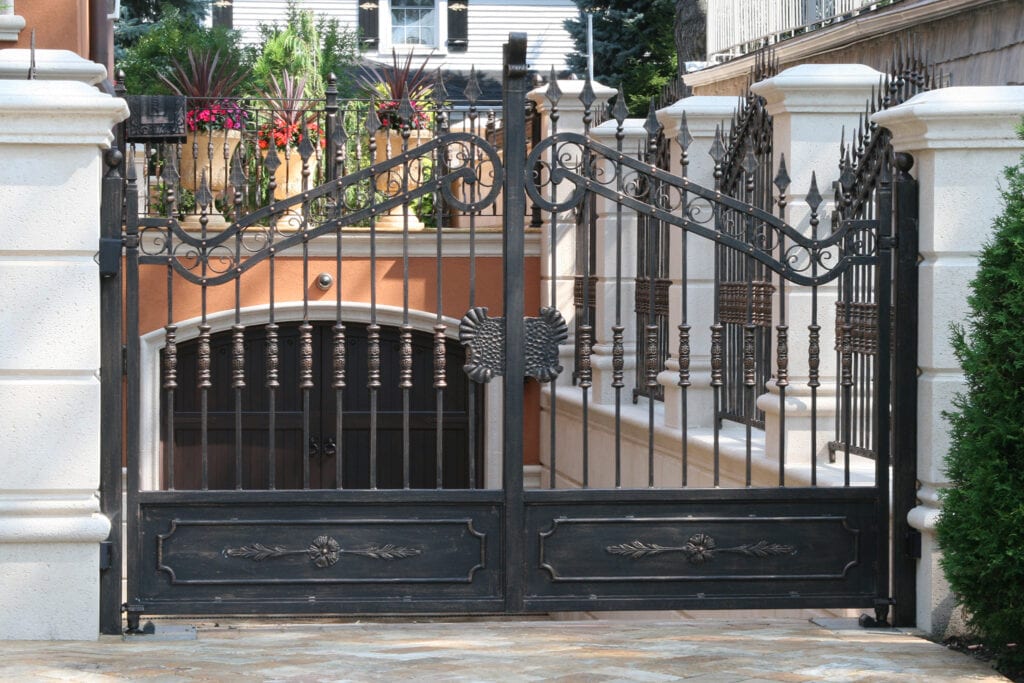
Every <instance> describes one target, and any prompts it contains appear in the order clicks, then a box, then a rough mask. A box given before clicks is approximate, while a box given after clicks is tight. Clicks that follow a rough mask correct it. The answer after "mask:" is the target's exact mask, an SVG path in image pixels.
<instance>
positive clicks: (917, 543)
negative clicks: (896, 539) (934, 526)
mask: <svg viewBox="0 0 1024 683" xmlns="http://www.w3.org/2000/svg"><path fill="white" fill-rule="evenodd" d="M903 538H904V545H903V547H904V549H905V551H906V554H907V557H909V558H912V559H915V560H920V559H921V532H920V531H918V530H917V529H908V530H907V532H906V534H905V535H904V537H903Z"/></svg>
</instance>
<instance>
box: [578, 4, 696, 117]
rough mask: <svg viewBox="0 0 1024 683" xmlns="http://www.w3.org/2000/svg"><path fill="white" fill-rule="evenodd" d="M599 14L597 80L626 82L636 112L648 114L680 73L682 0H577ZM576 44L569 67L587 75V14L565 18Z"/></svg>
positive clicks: (631, 107)
mask: <svg viewBox="0 0 1024 683" xmlns="http://www.w3.org/2000/svg"><path fill="white" fill-rule="evenodd" d="M573 2H575V3H576V5H577V6H578V7H579V8H580V10H582V11H583V12H587V11H592V12H593V13H594V79H595V80H597V81H599V82H600V83H603V84H605V85H607V86H611V87H612V88H616V87H618V86H619V85H620V84H621V85H622V89H623V91H624V92H625V93H626V104H627V105H629V110H630V113H631V114H632V115H633V116H645V115H646V114H647V107H648V105H649V102H650V99H651V97H655V96H657V95H658V93H659V92H660V90H661V88H662V86H663V85H665V84H666V83H668V82H669V81H671V80H672V79H673V78H675V76H676V74H677V73H678V61H677V59H676V46H675V16H676V0H573ZM565 29H566V30H567V31H568V32H569V35H571V36H572V38H573V41H574V42H575V43H576V50H575V51H574V52H571V53H570V54H569V58H568V63H569V68H570V69H572V71H573V72H574V73H576V74H577V75H578V76H580V77H581V78H585V77H586V74H587V19H586V15H585V14H582V13H581V15H580V17H579V18H578V19H569V20H567V21H566V22H565Z"/></svg>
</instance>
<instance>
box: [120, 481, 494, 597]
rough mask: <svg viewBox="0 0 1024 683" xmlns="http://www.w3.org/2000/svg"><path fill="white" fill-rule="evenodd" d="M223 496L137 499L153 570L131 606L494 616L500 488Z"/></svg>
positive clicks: (149, 495) (164, 495)
mask: <svg viewBox="0 0 1024 683" xmlns="http://www.w3.org/2000/svg"><path fill="white" fill-rule="evenodd" d="M225 493H228V494H229V495H225V496H223V497H221V500H219V501H218V502H217V503H210V502H209V499H208V498H207V499H206V500H205V501H204V500H202V498H201V497H200V498H198V499H195V500H193V498H196V496H194V495H191V494H188V493H172V492H148V493H143V494H141V495H140V498H141V500H140V522H141V523H140V525H139V531H138V533H139V534H140V539H139V540H140V547H141V548H142V556H143V557H146V558H153V559H152V561H153V564H152V565H150V566H149V567H144V568H143V569H142V571H141V572H140V581H139V584H138V586H139V588H138V591H137V592H138V594H137V595H134V596H132V599H131V600H130V602H137V603H139V604H141V605H143V606H144V608H145V611H146V612H147V613H174V614H190V613H195V614H202V613H213V612H216V613H223V614H252V613H264V612H268V611H271V612H274V613H278V614H281V613H294V614H302V613H310V612H315V613H318V614H329V613H360V612H364V613H365V612H372V613H392V612H425V611H430V612H446V611H485V612H490V611H500V610H501V609H502V606H503V600H502V583H503V582H502V575H501V565H500V557H501V550H500V535H501V524H502V519H501V518H502V508H501V501H500V492H488V491H475V492H464V493H463V492H460V493H458V494H455V495H456V496H463V497H466V498H467V499H466V500H461V499H460V500H458V501H455V500H452V497H453V496H452V494H453V492H451V491H448V492H445V493H446V494H447V495H446V497H445V500H444V501H442V500H440V499H439V498H438V497H436V496H431V495H430V494H426V495H423V496H418V497H416V498H413V496H416V494H415V493H413V492H409V491H402V492H400V494H401V495H395V496H394V497H393V499H392V501H391V502H388V503H385V502H384V501H382V500H381V497H382V492H365V493H366V494H371V495H372V494H373V493H376V495H375V496H374V499H373V500H372V501H371V499H370V498H369V496H368V495H362V493H363V492H333V491H328V492H322V495H319V494H320V493H321V492H308V491H307V492H304V495H303V496H302V497H301V499H299V498H296V497H294V496H292V495H289V494H287V493H283V492H282V493H278V492H260V493H251V492H246V493H244V494H241V495H239V496H237V498H238V500H231V499H232V498H234V496H231V495H230V492H225ZM410 493H412V494H413V495H412V496H410V495H409V494H410ZM383 495H384V496H385V497H387V494H383ZM431 498H433V500H432V499H431ZM470 498H471V499H472V500H470Z"/></svg>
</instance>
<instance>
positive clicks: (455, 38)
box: [231, 0, 579, 73]
mask: <svg viewBox="0 0 1024 683" xmlns="http://www.w3.org/2000/svg"><path fill="white" fill-rule="evenodd" d="M300 8H301V9H307V10H312V11H313V12H314V13H316V14H317V15H318V16H329V17H336V18H337V19H338V20H339V21H340V22H341V23H343V24H346V25H348V26H350V27H352V28H353V29H355V28H357V27H358V28H359V29H360V31H361V35H362V37H363V47H364V54H365V55H366V57H367V58H369V59H378V58H379V59H382V60H386V61H390V59H391V49H392V48H393V47H394V48H395V49H396V50H398V51H399V52H400V53H404V52H407V51H408V50H409V49H410V48H411V49H413V50H414V52H415V53H416V54H422V55H423V56H425V57H426V56H428V55H431V57H430V58H431V62H432V65H433V66H435V67H441V68H444V69H452V70H461V71H468V70H469V68H470V67H471V66H475V67H476V68H477V70H478V71H500V70H501V46H502V45H503V44H504V43H505V42H506V41H507V40H508V34H509V32H511V31H523V32H525V33H526V34H527V36H528V45H529V54H528V61H529V64H530V67H531V68H532V69H534V70H537V71H540V72H542V73H546V72H547V71H549V70H550V69H551V67H554V68H555V69H556V70H558V71H562V70H564V69H565V68H566V63H565V60H566V56H567V55H568V54H569V52H571V51H572V50H573V41H572V38H571V37H570V36H569V34H568V33H567V32H566V30H565V28H564V26H563V23H564V21H565V20H566V19H570V18H573V17H576V16H578V14H579V10H578V9H577V8H576V5H574V4H573V2H572V0H305V1H304V2H302V3H301V4H300ZM286 10H287V1H286V0H233V2H232V8H231V15H232V26H233V27H234V28H236V29H238V30H240V31H242V34H243V37H244V39H245V40H246V41H248V42H252V41H255V40H257V38H258V35H259V34H258V26H259V24H260V23H272V22H274V21H279V22H280V21H281V20H282V19H283V18H284V16H285V13H286Z"/></svg>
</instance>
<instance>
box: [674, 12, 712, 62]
mask: <svg viewBox="0 0 1024 683" xmlns="http://www.w3.org/2000/svg"><path fill="white" fill-rule="evenodd" d="M707 12H708V2H707V0H676V21H675V24H676V26H675V28H676V31H675V38H676V57H677V58H678V61H679V73H680V74H684V73H686V62H687V61H701V62H702V61H704V60H705V59H706V58H707V57H706V54H705V50H706V47H705V46H706V44H707V43H706V35H705V26H706V23H707Z"/></svg>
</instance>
